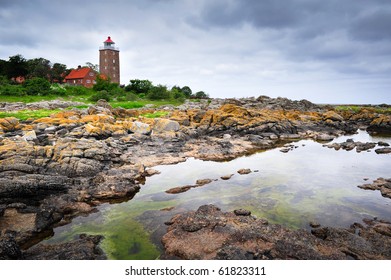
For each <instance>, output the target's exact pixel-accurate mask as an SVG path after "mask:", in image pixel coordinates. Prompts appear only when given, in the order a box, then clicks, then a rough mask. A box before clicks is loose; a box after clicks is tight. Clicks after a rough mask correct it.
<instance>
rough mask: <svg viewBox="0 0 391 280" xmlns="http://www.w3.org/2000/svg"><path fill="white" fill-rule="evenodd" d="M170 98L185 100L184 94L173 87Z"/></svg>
mask: <svg viewBox="0 0 391 280" xmlns="http://www.w3.org/2000/svg"><path fill="white" fill-rule="evenodd" d="M171 96H172V98H174V99H185V94H184V93H183V92H182V91H181V89H178V88H177V87H173V88H172V89H171Z"/></svg>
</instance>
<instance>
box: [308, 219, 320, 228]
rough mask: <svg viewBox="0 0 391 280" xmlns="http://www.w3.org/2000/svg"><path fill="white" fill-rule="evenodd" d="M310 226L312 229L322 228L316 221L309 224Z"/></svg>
mask: <svg viewBox="0 0 391 280" xmlns="http://www.w3.org/2000/svg"><path fill="white" fill-rule="evenodd" d="M309 225H310V227H312V228H318V227H320V224H319V223H318V222H316V221H311V222H309Z"/></svg>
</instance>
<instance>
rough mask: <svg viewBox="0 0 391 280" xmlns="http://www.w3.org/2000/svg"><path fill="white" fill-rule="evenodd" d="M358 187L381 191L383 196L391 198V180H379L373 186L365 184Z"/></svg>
mask: <svg viewBox="0 0 391 280" xmlns="http://www.w3.org/2000/svg"><path fill="white" fill-rule="evenodd" d="M358 187H359V188H360V189H364V190H379V191H380V193H381V195H382V196H384V197H388V198H391V178H388V179H384V178H378V179H376V180H375V181H373V183H372V184H364V185H360V186H358Z"/></svg>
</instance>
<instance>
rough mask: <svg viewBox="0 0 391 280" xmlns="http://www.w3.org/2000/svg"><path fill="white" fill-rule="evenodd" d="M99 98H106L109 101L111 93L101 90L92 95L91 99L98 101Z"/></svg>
mask: <svg viewBox="0 0 391 280" xmlns="http://www.w3.org/2000/svg"><path fill="white" fill-rule="evenodd" d="M99 99H104V100H106V101H107V102H109V101H110V100H111V96H110V94H109V93H108V92H107V91H105V90H101V91H100V92H98V93H96V94H94V95H92V96H91V97H90V99H89V100H90V101H93V102H96V101H98V100H99Z"/></svg>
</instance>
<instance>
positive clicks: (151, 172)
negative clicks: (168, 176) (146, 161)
mask: <svg viewBox="0 0 391 280" xmlns="http://www.w3.org/2000/svg"><path fill="white" fill-rule="evenodd" d="M156 174H160V171H159V170H156V169H152V168H148V169H146V170H145V171H144V175H145V177H151V176H153V175H156Z"/></svg>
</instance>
